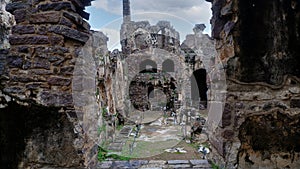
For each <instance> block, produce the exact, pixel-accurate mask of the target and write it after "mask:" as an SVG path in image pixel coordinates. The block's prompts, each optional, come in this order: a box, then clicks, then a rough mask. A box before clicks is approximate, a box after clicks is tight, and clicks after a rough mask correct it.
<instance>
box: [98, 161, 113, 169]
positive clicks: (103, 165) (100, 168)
mask: <svg viewBox="0 0 300 169" xmlns="http://www.w3.org/2000/svg"><path fill="white" fill-rule="evenodd" d="M111 166H112V161H104V162H101V163H100V164H98V165H97V167H96V168H97V169H106V168H111Z"/></svg>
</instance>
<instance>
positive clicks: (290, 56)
mask: <svg viewBox="0 0 300 169" xmlns="http://www.w3.org/2000/svg"><path fill="white" fill-rule="evenodd" d="M207 1H209V2H211V3H212V5H213V7H212V11H213V18H212V20H211V23H212V38H213V39H215V43H216V44H215V49H216V51H217V53H213V54H212V55H211V56H208V57H207V58H208V59H207V60H206V59H205V58H201V57H200V58H198V60H201V61H203V62H204V64H205V65H206V68H207V70H208V72H212V74H210V76H213V72H214V71H215V70H217V71H225V72H226V75H225V74H224V77H226V78H224V79H222V80H226V85H227V86H226V89H220V90H216V91H217V93H216V95H218V94H220V93H221V94H222V95H221V96H223V94H224V96H226V97H225V98H224V101H225V104H224V105H221V108H224V111H223V113H222V121H221V122H220V123H217V124H215V123H208V131H209V141H210V143H211V144H212V147H211V148H212V153H211V154H210V155H211V157H210V158H211V159H213V160H214V161H215V162H217V163H218V164H220V165H222V166H224V167H226V168H230V169H231V168H297V167H299V166H300V160H299V158H300V153H299V152H300V127H299V126H300V122H299V116H300V115H299V114H300V87H299V86H300V79H299V78H300V69H299V67H300V59H299V54H300V51H299V50H300V37H299V35H300V26H299V23H300V2H299V1H297V0H282V1H274V0H264V1H261V0H243V1H238V0H207ZM0 2H1V16H0V20H1V23H0V42H1V44H0V79H1V84H0V146H1V149H0V159H1V162H0V168H76V169H78V168H88V167H93V166H95V165H96V163H97V158H96V155H97V148H98V145H97V144H96V143H99V142H101V140H104V139H113V138H107V135H108V134H107V133H100V134H99V133H97V131H94V130H93V129H94V128H95V127H94V126H89V124H92V125H98V126H102V125H103V121H104V120H103V119H102V116H101V113H100V115H99V114H87V113H86V112H89V110H97V111H99V112H110V113H112V114H117V113H120V114H122V113H123V114H125V113H126V112H122V111H123V108H124V107H122V106H120V105H123V104H124V100H126V99H127V98H124V97H123V96H125V94H123V93H122V92H124V91H117V89H120V88H121V86H122V82H124V81H125V80H126V78H127V77H126V76H124V72H123V70H126V69H125V68H123V62H122V60H124V59H125V56H126V55H133V56H136V57H139V50H141V49H142V50H143V49H147V48H148V47H149V46H147V45H149V44H147V43H145V42H144V41H139V38H136V37H139V36H141V38H140V39H143V38H145V37H142V36H144V35H145V34H143V33H144V32H143V31H145V30H147V31H146V32H148V33H149V32H150V33H155V32H159V29H160V27H164V28H166V27H167V28H168V29H165V30H168V31H169V32H170V33H171V34H169V35H168V38H169V39H165V42H168V43H169V42H172V43H170V44H167V45H166V44H164V43H161V44H157V47H158V48H160V49H164V50H165V51H171V52H173V53H175V54H176V52H177V51H178V48H179V45H180V44H179V42H178V41H176V40H178V39H179V38H178V35H177V34H176V31H175V30H172V27H171V26H170V25H169V24H168V23H167V22H161V23H159V24H157V25H155V26H150V25H149V23H147V22H139V23H133V22H132V21H131V18H130V12H129V13H128V12H127V13H126V12H125V13H124V16H126V17H124V24H123V26H122V28H123V29H126V30H129V32H127V33H129V34H121V44H122V52H123V53H121V52H118V51H114V52H112V53H111V54H109V52H108V50H107V47H106V43H107V40H108V39H107V37H105V36H104V35H103V34H102V33H100V32H93V31H90V27H89V24H88V23H87V22H86V20H88V17H89V14H87V13H86V12H84V8H85V6H88V5H90V0H63V1H54V0H44V1H40V0H34V1H32V0H28V1H26V0H22V1H19V0H11V1H9V0H1V1H0ZM124 2H126V1H124ZM127 3H129V1H127ZM128 6H129V5H128ZM129 8H130V7H127V8H126V9H127V11H130V10H129ZM5 9H6V10H5ZM85 19H86V20H85ZM130 25H131V26H130ZM132 25H133V26H132ZM198 26H199V27H200V30H201V29H202V28H201V26H200V25H198ZM199 27H198V28H199ZM148 28H149V29H148ZM196 28H197V27H196ZM130 31H131V32H130ZM151 31H153V32H151ZM162 31H164V30H162ZM122 32H124V31H121V33H122ZM134 32H136V34H135V35H137V36H136V37H134V38H132V37H130V36H128V35H132V34H134ZM197 32H198V33H197ZM200 35H201V34H199V30H197V29H196V30H195V35H190V36H188V37H187V40H186V42H185V44H190V45H189V46H188V47H187V48H191V49H193V50H194V51H196V50H197V48H198V46H199V45H202V44H198V42H196V41H194V42H193V40H195V39H197V38H204V37H203V36H200ZM150 36H151V34H150ZM189 38H190V39H191V40H190V41H189ZM160 42H164V41H160ZM208 43H211V44H213V42H210V41H209V42H208ZM151 45H152V44H151ZM180 47H182V48H184V46H180ZM208 48H209V49H208V51H211V49H210V47H208ZM204 49H205V47H204V48H203V47H202V51H206V50H204ZM177 54H178V53H177ZM203 54H204V55H205V56H206V55H207V54H209V52H208V53H206V52H204V53H203ZM215 55H217V57H216V58H220V60H214V62H217V63H215V64H216V65H222V66H218V67H209V66H207V65H209V64H210V62H211V61H212V60H210V58H212V57H214V56H215ZM196 60H197V57H196ZM84 63H85V64H86V63H88V64H89V66H90V67H89V68H92V69H88V70H87V69H86V66H85V65H84ZM175 64H177V65H176V66H178V67H180V66H184V65H180V64H179V63H177V62H175ZM159 66H160V67H159V68H161V67H162V65H159ZM176 66H175V68H176ZM175 71H176V70H175ZM74 75H75V76H74ZM77 75H78V76H77ZM81 75H87V76H84V77H86V78H82V76H81ZM89 77H97V79H98V81H97V82H95V81H93V79H91V78H89ZM114 79H121V80H120V81H119V82H115V81H114ZM212 83H213V82H212ZM82 84H84V85H87V86H88V87H87V86H82ZM211 85H212V86H213V85H214V84H211ZM86 88H88V90H87V89H86ZM216 89H217V88H216ZM216 91H212V93H214V92H216ZM116 92H121V93H122V94H120V95H117V97H114V96H115V93H116ZM81 93H84V94H83V95H81ZM225 94H226V95H225ZM91 95H92V96H91ZM186 95H189V94H186ZM86 96H91V97H86ZM218 96H220V95H218ZM89 99H90V100H89ZM222 99H223V98H222V97H221V98H220V100H222ZM125 105H126V104H125ZM119 106H120V107H119ZM211 107H213V106H211ZM113 117H114V116H113V115H111V117H108V118H113ZM106 118H107V117H106ZM86 121H90V122H91V123H85V122H86ZM112 122H114V120H112ZM208 122H209V120H208ZM111 126H113V125H111ZM107 132H112V133H113V132H114V128H113V127H111V128H108V129H107ZM94 136H97V137H96V138H95V137H94ZM112 136H113V134H112Z"/></svg>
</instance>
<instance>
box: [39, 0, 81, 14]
mask: <svg viewBox="0 0 300 169" xmlns="http://www.w3.org/2000/svg"><path fill="white" fill-rule="evenodd" d="M38 9H39V10H41V11H60V10H67V11H74V12H76V8H75V6H74V5H73V4H72V3H71V2H65V1H60V2H54V3H46V4H41V5H39V6H38Z"/></svg>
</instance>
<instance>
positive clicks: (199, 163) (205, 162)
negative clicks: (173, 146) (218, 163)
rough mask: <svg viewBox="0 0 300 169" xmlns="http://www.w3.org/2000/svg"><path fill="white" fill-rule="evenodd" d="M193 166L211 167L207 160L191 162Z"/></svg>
mask: <svg viewBox="0 0 300 169" xmlns="http://www.w3.org/2000/svg"><path fill="white" fill-rule="evenodd" d="M190 162H191V164H192V165H204V164H205V165H209V163H208V161H207V160H190Z"/></svg>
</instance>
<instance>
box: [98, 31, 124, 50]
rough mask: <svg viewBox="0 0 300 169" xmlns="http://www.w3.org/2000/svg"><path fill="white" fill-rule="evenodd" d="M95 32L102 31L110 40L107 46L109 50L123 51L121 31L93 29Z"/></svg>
mask: <svg viewBox="0 0 300 169" xmlns="http://www.w3.org/2000/svg"><path fill="white" fill-rule="evenodd" d="M92 29H93V28H92ZM93 30H97V31H101V32H103V33H104V34H105V35H106V36H107V37H108V38H109V40H108V44H107V46H108V50H113V49H121V47H120V31H118V30H117V29H110V28H101V29H93Z"/></svg>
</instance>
